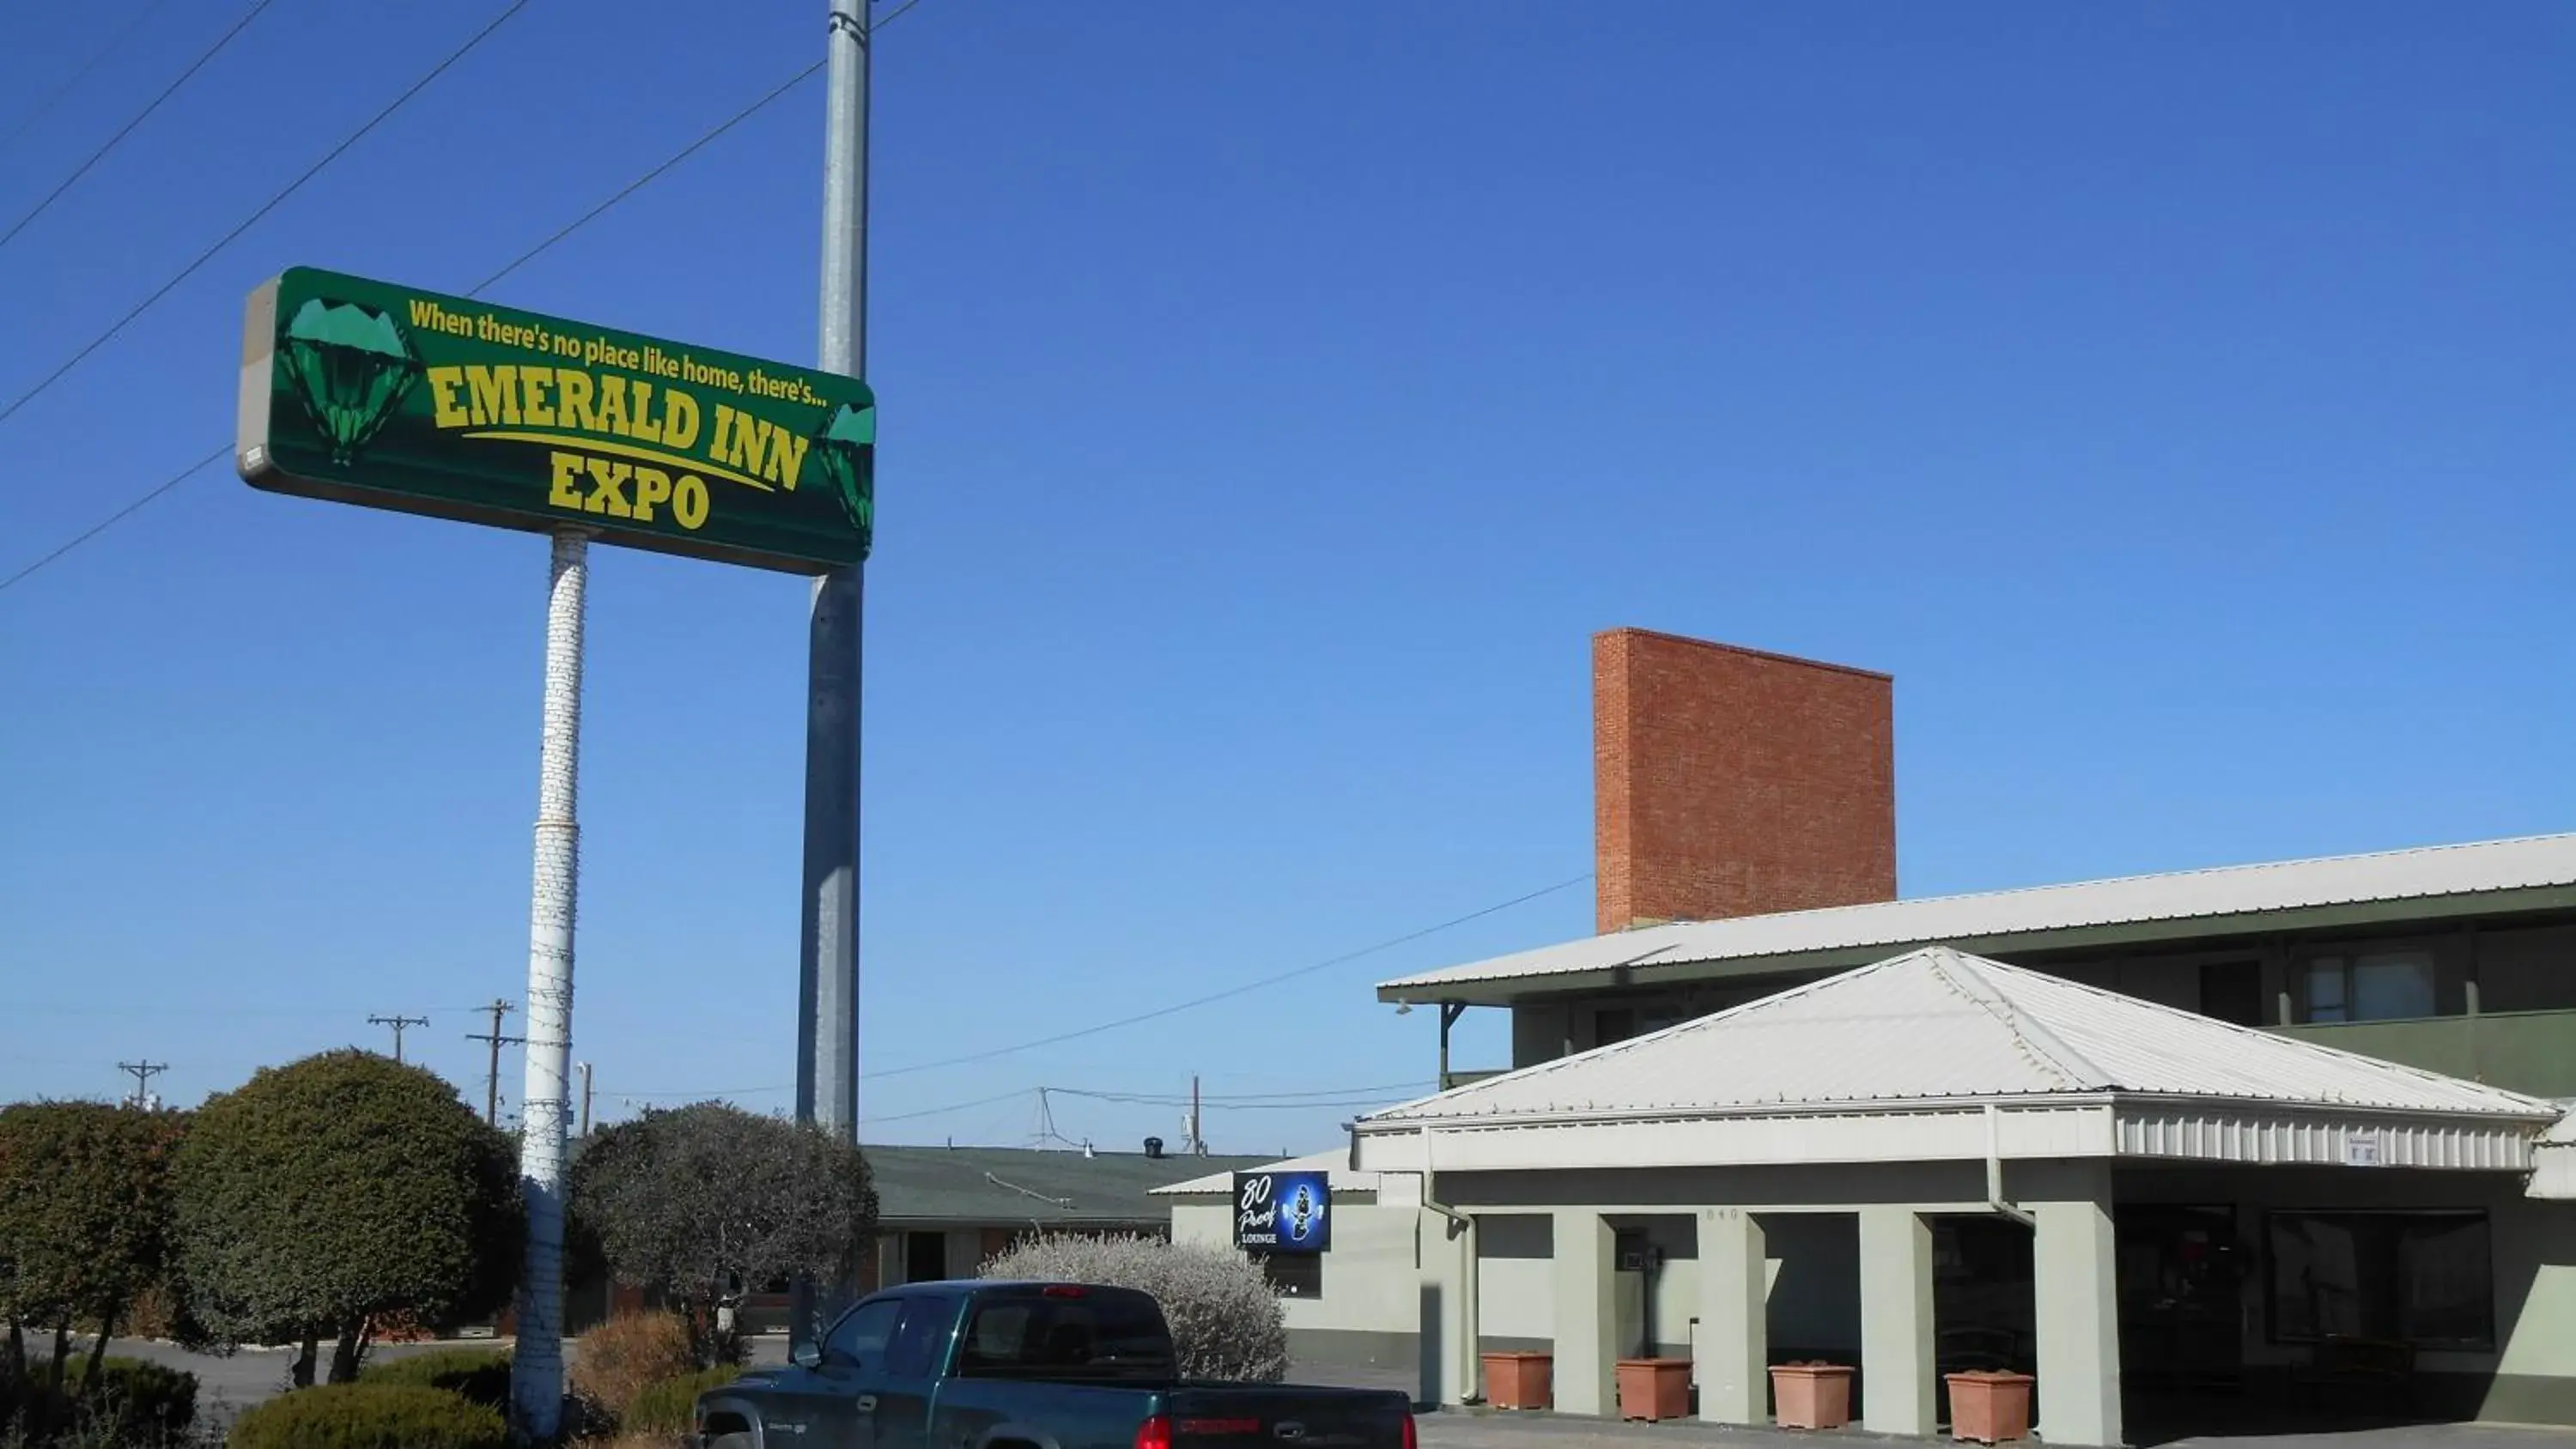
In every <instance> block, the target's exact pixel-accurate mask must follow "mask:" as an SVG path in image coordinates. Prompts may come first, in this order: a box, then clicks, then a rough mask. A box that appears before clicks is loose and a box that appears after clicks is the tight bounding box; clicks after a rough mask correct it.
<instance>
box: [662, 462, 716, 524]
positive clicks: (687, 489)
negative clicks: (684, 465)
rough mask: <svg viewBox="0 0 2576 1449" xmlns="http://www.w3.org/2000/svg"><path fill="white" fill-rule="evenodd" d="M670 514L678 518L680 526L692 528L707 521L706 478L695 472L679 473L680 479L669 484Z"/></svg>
mask: <svg viewBox="0 0 2576 1449" xmlns="http://www.w3.org/2000/svg"><path fill="white" fill-rule="evenodd" d="M671 516H672V517H674V518H676V519H678V520H680V526H681V527H682V528H686V529H692V530H694V529H696V528H697V526H698V525H699V524H701V523H704V522H706V521H707V485H706V480H704V479H702V478H700V477H699V476H698V475H697V474H695V473H683V474H681V475H680V481H679V482H677V483H674V484H672V485H671Z"/></svg>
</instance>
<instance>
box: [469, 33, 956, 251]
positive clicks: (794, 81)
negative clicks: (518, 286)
mask: <svg viewBox="0 0 2576 1449" xmlns="http://www.w3.org/2000/svg"><path fill="white" fill-rule="evenodd" d="M919 3H920V0H914V4H919ZM905 8H906V9H910V8H911V7H910V6H906V7H905ZM879 28H880V29H882V28H883V27H882V26H880V27H879ZM826 63H827V62H826V61H820V60H818V61H816V62H814V63H813V64H812V65H809V66H807V67H805V68H804V69H803V70H800V71H798V72H797V73H796V74H794V75H792V76H790V77H788V78H787V79H786V80H785V81H783V82H781V83H780V84H779V85H778V86H777V87H776V88H775V89H773V90H772V91H770V92H769V94H767V95H765V96H762V97H761V98H760V99H759V100H756V101H753V102H752V103H751V104H750V105H747V106H745V107H743V108H742V109H741V110H739V111H736V112H734V113H733V115H732V116H731V117H729V118H727V119H726V120H725V121H724V122H722V123H721V124H719V125H718V126H717V127H716V128H715V129H714V130H712V131H709V132H707V133H706V134H705V135H703V136H700V137H699V138H698V139H696V140H694V141H691V142H690V143H689V144H687V145H686V146H683V147H681V148H680V149H679V150H677V151H675V152H673V153H671V155H670V157H669V158H668V159H666V160H664V161H663V162H662V164H661V165H659V166H656V167H654V168H653V169H652V170H650V171H647V172H645V173H644V174H643V175H641V176H638V177H636V178H635V179H634V180H632V181H629V182H627V183H626V184H625V185H624V186H621V187H619V188H618V189H617V190H616V191H615V192H613V193H611V194H610V196H609V198H608V199H607V200H606V201H603V202H601V203H600V204H599V205H597V206H594V207H592V208H591V209H590V210H588V211H585V212H583V213H582V214H581V216H580V218H579V219H578V220H575V221H574V222H573V223H572V224H571V225H569V226H566V227H565V228H564V229H563V230H561V231H559V232H556V233H555V234H554V235H553V236H550V237H547V238H546V239H545V240H544V241H541V242H539V243H537V244H536V245H535V246H532V247H530V248H528V249H527V250H526V251H525V252H522V253H520V255H519V258H518V260H516V261H513V262H512V263H510V264H509V265H508V266H506V267H503V268H502V269H501V270H499V271H497V272H494V273H493V274H492V275H490V276H488V277H485V278H484V279H483V280H482V281H479V282H477V283H475V284H474V286H473V288H472V290H470V291H468V292H467V293H466V294H465V295H466V296H469V297H479V296H481V295H482V294H483V291H484V289H485V288H487V287H490V286H492V285H493V284H494V283H496V282H498V281H500V280H501V279H502V278H503V277H506V276H508V275H510V274H511V273H512V272H515V271H517V270H518V269H519V268H521V267H524V266H526V265H527V264H528V263H530V262H532V261H535V260H536V259H537V254H538V253H540V252H543V251H544V250H546V249H547V248H548V247H551V246H553V245H554V244H555V243H557V242H559V241H562V240H563V239H564V238H565V237H568V236H570V235H572V234H573V233H574V232H577V231H579V230H581V229H582V228H583V227H586V226H588V225H590V224H591V223H592V222H594V221H597V220H598V219H599V218H600V217H601V216H602V215H603V214H604V213H606V212H607V211H608V209H609V208H610V207H613V206H615V205H617V203H619V202H621V201H624V200H625V199H626V198H628V197H630V196H633V195H634V194H635V193H636V192H638V191H641V190H643V189H644V188H645V187H647V186H650V185H652V184H653V183H654V182H655V181H658V180H660V179H661V176H662V173H663V172H665V171H668V170H670V169H671V168H672V167H674V166H677V165H679V164H680V163H681V162H683V161H686V160H688V159H689V158H690V157H691V156H694V155H696V154H697V153H698V149H699V148H700V147H702V146H704V145H706V144H707V143H708V142H710V141H713V140H714V139H716V138H717V137H718V136H721V135H723V134H724V133H725V132H727V131H730V130H732V129H733V128H734V127H736V126H739V125H741V124H742V123H743V122H745V121H748V120H750V119H751V118H752V117H754V116H756V115H758V114H760V113H761V112H762V111H763V110H766V109H767V108H768V106H769V103H770V102H772V101H775V100H777V99H778V98H779V97H781V96H784V95H786V94H787V93H788V92H789V91H792V90H794V89H796V88H797V87H798V86H801V85H803V84H804V83H805V82H807V81H809V80H812V79H813V78H814V77H815V76H816V75H817V74H819V73H820V72H821V71H822V69H823V67H824V65H825V64H826Z"/></svg>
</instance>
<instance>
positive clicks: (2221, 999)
mask: <svg viewBox="0 0 2576 1449" xmlns="http://www.w3.org/2000/svg"><path fill="white" fill-rule="evenodd" d="M2200 1014H2201V1015H2203V1016H2209V1017H2215V1018H2217V1019H2218V1020H2220V1021H2232V1022H2234V1023H2236V1024H2237V1025H2238V1026H2261V1025H2262V1024H2263V965H2262V963H2261V962H2259V961H2209V962H2204V963H2203V964H2202V966H2201V968H2200Z"/></svg>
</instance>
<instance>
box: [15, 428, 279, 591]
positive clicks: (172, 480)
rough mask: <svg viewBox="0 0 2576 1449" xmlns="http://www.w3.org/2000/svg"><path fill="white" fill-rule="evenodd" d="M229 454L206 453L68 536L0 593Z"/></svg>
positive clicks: (227, 446) (226, 449)
mask: <svg viewBox="0 0 2576 1449" xmlns="http://www.w3.org/2000/svg"><path fill="white" fill-rule="evenodd" d="M232 450H233V449H232V444H230V443H226V444H225V445H224V446H222V447H220V448H217V449H216V450H214V451H213V452H211V453H208V454H207V455H206V456H204V457H202V458H199V459H198V460H197V461H195V462H193V463H191V464H189V465H188V466H187V467H185V468H182V469H180V470H179V471H178V472H176V473H173V474H171V475H170V476H169V477H168V478H167V479H165V480H164V481H163V482H162V483H161V484H160V486H158V487H156V488H154V489H153V490H152V491H151V492H149V493H146V494H144V495H143V496H142V497H140V498H137V499H135V500H134V501H133V502H131V503H129V504H127V505H125V506H124V507H123V508H120V509H118V510H116V511H115V512H114V513H111V514H109V515H108V516H107V517H105V518H102V519H100V520H99V521H98V522H96V523H93V524H91V525H90V526H89V527H87V528H85V529H83V530H81V531H80V532H79V533H76V534H74V535H72V536H71V538H70V539H69V540H68V541H66V542H64V543H62V544H59V545H57V546H56V547H55V548H54V550H53V552H51V553H48V554H46V555H45V556H44V557H42V558H40V559H38V560H36V561H35V562H34V563H31V564H29V565H27V566H26V567H25V568H22V569H20V570H18V571H17V572H16V573H14V574H11V575H10V576H9V577H7V578H5V579H0V593H5V592H7V591H8V590H9V589H10V588H12V587H14V586H15V585H16V584H17V583H18V582H19V581H20V580H22V579H24V578H26V577H27V576H28V575H30V574H33V573H35V572H36V571H37V570H38V569H41V568H43V567H45V566H46V565H47V564H50V563H52V562H53V561H54V560H56V559H58V558H61V557H62V556H63V555H64V554H67V553H70V552H71V551H72V550H73V549H76V548H78V547H80V546H81V545H82V544H85V543H87V542H89V541H90V540H91V539H93V538H96V537H98V536H99V535H100V534H102V533H105V532H107V531H108V530H109V529H111V528H114V527H115V526H117V525H118V524H120V523H123V522H124V521H125V520H127V519H129V518H131V517H133V516H134V515H135V514H137V513H140V512H142V511H143V508H144V506H145V505H146V504H149V503H151V502H153V501H155V500H156V499H158V498H160V497H161V496H162V495H163V494H165V493H168V492H169V491H170V490H171V489H173V488H176V487H178V486H179V485H180V484H182V483H185V482H187V481H188V480H189V479H191V478H194V477H196V476H197V475H198V474H199V473H202V472H204V471H205V469H206V465H207V464H209V463H212V462H213V461H215V460H216V459H217V458H220V457H222V456H224V455H225V454H226V453H229V452H231V451H232Z"/></svg>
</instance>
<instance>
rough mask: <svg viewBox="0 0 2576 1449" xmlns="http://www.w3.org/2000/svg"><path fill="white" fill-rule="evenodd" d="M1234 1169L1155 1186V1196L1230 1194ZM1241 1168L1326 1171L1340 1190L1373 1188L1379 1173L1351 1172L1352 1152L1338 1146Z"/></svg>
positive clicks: (1337, 1189) (1335, 1188)
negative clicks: (1167, 1185)
mask: <svg viewBox="0 0 2576 1449" xmlns="http://www.w3.org/2000/svg"><path fill="white" fill-rule="evenodd" d="M1236 1170H1237V1169H1228V1170H1226V1171H1224V1172H1211V1173H1209V1174H1208V1175H1207V1176H1205V1177H1194V1178H1191V1179H1190V1180H1189V1181H1187V1182H1176V1183H1173V1184H1172V1185H1171V1186H1169V1187H1158V1188H1156V1189H1154V1196H1156V1197H1225V1196H1229V1195H1231V1194H1232V1193H1233V1191H1234V1174H1235V1171H1236ZM1240 1170H1241V1171H1245V1172H1327V1171H1329V1172H1330V1173H1331V1174H1332V1176H1331V1177H1329V1178H1328V1179H1326V1181H1327V1182H1328V1183H1329V1184H1330V1185H1331V1186H1332V1188H1333V1189H1334V1190H1335V1191H1341V1192H1371V1191H1374V1190H1376V1188H1377V1185H1378V1177H1379V1174H1377V1173H1374V1172H1353V1171H1352V1170H1351V1152H1350V1149H1349V1148H1347V1147H1337V1148H1334V1149H1333V1150H1332V1151H1330V1152H1310V1153H1308V1154H1306V1155H1305V1156H1303V1157H1291V1158H1288V1159H1286V1160H1284V1161H1280V1162H1266V1163H1263V1164H1262V1165H1261V1166H1259V1167H1248V1168H1243V1169H1240Z"/></svg>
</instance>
